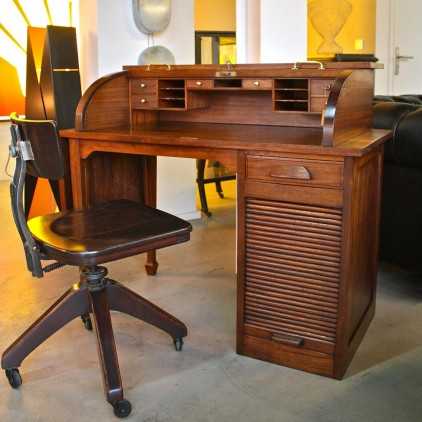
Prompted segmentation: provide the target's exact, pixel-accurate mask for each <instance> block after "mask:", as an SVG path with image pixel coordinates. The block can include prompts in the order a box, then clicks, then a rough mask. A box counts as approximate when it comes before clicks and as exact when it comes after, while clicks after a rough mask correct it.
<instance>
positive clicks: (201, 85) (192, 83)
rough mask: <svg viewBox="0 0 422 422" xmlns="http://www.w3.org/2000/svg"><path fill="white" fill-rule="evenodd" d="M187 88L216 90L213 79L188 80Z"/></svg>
mask: <svg viewBox="0 0 422 422" xmlns="http://www.w3.org/2000/svg"><path fill="white" fill-rule="evenodd" d="M186 87H187V88H188V89H212V88H214V81H213V80H211V79H188V80H187V81H186Z"/></svg>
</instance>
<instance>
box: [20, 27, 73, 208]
mask: <svg viewBox="0 0 422 422" xmlns="http://www.w3.org/2000/svg"><path fill="white" fill-rule="evenodd" d="M27 51H28V57H27V92H26V107H25V110H26V116H27V118H29V119H49V120H55V121H56V122H57V126H58V128H59V129H67V128H71V127H73V126H74V122H75V112H76V107H77V104H78V102H79V99H80V98H81V80H80V74H79V60H78V50H77V43H76V30H75V28H71V27H62V26H47V28H45V29H44V28H28V50H27ZM62 147H63V156H64V157H65V167H66V171H65V177H64V179H63V180H62V181H60V182H54V181H50V185H51V189H52V191H53V194H54V197H55V199H56V202H57V205H58V206H59V208H60V209H63V208H71V207H72V190H71V181H70V171H69V164H68V145H67V143H65V142H63V144H62ZM36 182H37V181H36V180H35V181H34V180H28V188H27V191H26V194H25V202H26V203H25V209H26V213H27V215H29V212H30V209H31V205H32V202H33V201H34V200H37V198H34V193H35V188H36Z"/></svg>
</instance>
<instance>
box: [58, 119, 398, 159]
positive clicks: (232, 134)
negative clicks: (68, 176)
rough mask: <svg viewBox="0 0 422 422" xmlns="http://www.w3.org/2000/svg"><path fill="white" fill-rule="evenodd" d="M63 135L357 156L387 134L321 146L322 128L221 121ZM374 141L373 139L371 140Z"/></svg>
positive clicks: (65, 133) (375, 133)
mask: <svg viewBox="0 0 422 422" xmlns="http://www.w3.org/2000/svg"><path fill="white" fill-rule="evenodd" d="M60 133H61V135H62V136H63V137H65V138H74V139H81V140H82V139H83V140H89V139H91V140H100V141H108V140H112V141H113V142H133V143H145V144H152V145H154V144H155V145H172V146H180V147H183V146H186V147H194V148H217V149H230V150H258V151H268V152H271V151H272V152H301V151H306V152H309V153H315V154H324V155H339V156H341V155H343V156H347V155H351V156H359V155H362V154H363V153H366V152H367V149H368V148H369V147H371V148H374V147H375V146H376V145H377V144H378V143H379V142H382V141H384V140H385V139H386V138H388V137H389V136H390V132H389V131H386V130H378V129H374V130H367V131H364V132H362V133H358V134H357V135H356V136H355V137H353V138H350V139H349V140H348V141H347V142H346V143H345V144H344V146H343V145H339V146H338V147H336V148H327V147H322V146H321V139H322V136H323V130H322V128H303V127H283V126H263V125H240V124H221V123H214V124H213V123H193V122H191V123H185V122H159V123H155V124H151V125H146V126H144V127H142V128H136V129H131V128H128V127H120V128H113V129H102V130H90V131H76V130H62V131H61V132H60ZM374 140H376V141H377V142H375V143H374Z"/></svg>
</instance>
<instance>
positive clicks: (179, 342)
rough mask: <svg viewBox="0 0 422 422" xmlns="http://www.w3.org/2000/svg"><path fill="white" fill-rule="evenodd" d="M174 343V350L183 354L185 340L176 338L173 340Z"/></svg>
mask: <svg viewBox="0 0 422 422" xmlns="http://www.w3.org/2000/svg"><path fill="white" fill-rule="evenodd" d="M173 343H174V348H175V349H176V351H177V352H181V351H182V349H183V339H182V338H181V337H180V338H175V339H174V340H173Z"/></svg>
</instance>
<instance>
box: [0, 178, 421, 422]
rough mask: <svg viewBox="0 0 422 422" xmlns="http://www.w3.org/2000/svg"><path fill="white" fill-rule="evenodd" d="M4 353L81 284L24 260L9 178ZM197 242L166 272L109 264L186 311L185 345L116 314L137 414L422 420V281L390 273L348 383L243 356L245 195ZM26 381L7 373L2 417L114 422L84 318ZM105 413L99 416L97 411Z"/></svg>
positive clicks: (0, 211) (0, 256) (59, 337)
mask: <svg viewBox="0 0 422 422" xmlns="http://www.w3.org/2000/svg"><path fill="white" fill-rule="evenodd" d="M0 207H1V208H0V222H1V225H2V227H1V246H0V247H1V253H0V268H1V277H0V288H1V290H0V292H1V296H0V297H1V301H0V303H1V306H0V350H3V349H4V348H6V347H7V345H8V344H9V343H10V342H12V341H13V340H14V338H15V336H16V335H17V334H18V333H20V332H21V331H22V330H23V329H24V328H25V327H27V326H28V325H29V324H30V323H31V321H33V320H34V319H35V317H37V316H38V315H39V314H40V313H41V312H42V311H43V310H44V309H45V308H46V307H48V305H49V304H50V303H51V302H52V301H53V300H54V299H55V298H56V297H57V296H59V295H60V294H61V292H63V291H64V290H65V289H66V288H67V287H68V286H69V284H70V283H73V282H75V281H77V271H76V270H75V269H72V268H65V269H63V270H61V271H57V272H55V273H52V274H49V275H47V276H46V277H45V278H44V279H42V280H36V279H32V278H31V277H30V276H29V274H28V273H27V272H26V271H25V269H24V263H23V255H22V250H21V247H20V244H19V241H18V237H17V234H16V232H15V229H14V226H13V223H12V220H11V217H10V213H9V206H8V196H7V185H6V183H4V182H2V183H0ZM194 226H195V227H194V228H195V230H194V233H193V238H192V241H191V242H190V243H187V244H184V245H180V246H177V247H173V248H171V249H168V250H163V251H161V252H160V253H159V261H160V269H159V275H158V276H157V277H155V278H148V277H147V276H146V275H145V273H144V271H143V263H144V259H143V257H137V258H136V257H135V258H131V259H127V260H124V261H120V262H118V263H113V264H110V265H109V270H110V273H111V275H112V277H114V278H116V279H118V280H121V281H123V282H124V283H125V284H126V285H127V286H128V287H130V288H131V289H133V290H135V291H136V292H138V293H140V294H143V295H145V296H146V297H147V298H149V299H150V300H152V301H153V302H155V303H156V304H158V305H160V306H162V307H163V308H165V309H166V310H168V311H169V312H171V313H173V314H174V315H176V316H177V317H179V318H180V319H182V320H183V321H184V322H185V323H186V324H187V325H188V327H189V329H190V332H189V337H188V339H187V341H186V344H185V348H184V350H183V352H182V353H177V352H175V351H174V350H173V348H172V344H171V341H170V338H168V337H167V336H166V335H165V334H162V333H161V332H159V331H157V330H155V329H153V328H150V327H148V326H147V325H145V324H143V323H141V322H138V321H135V320H133V319H131V318H130V317H126V316H122V315H117V314H116V315H113V323H114V329H115V335H116V340H117V344H118V353H119V358H120V366H121V371H122V376H123V382H124V387H125V392H126V397H127V398H128V399H129V400H131V402H132V404H133V406H134V411H133V413H132V416H131V418H130V420H134V421H145V422H147V421H148V422H170V421H175V422H179V421H180V422H181V421H183V422H190V421H192V422H205V421H207V422H208V421H209V422H210V421H213V422H214V421H218V422H225V421H227V422H232V421H252V422H261V421H262V422H265V421H283V422H298V421H306V422H309V421H311V422H313V421H321V422H346V421H364V422H367V421H370V422H377V421H380V422H381V421H382V422H390V421H391V422H393V421H394V422H396V421H397V422H405V421H412V422H413V421H414V422H416V421H421V420H422V281H421V280H418V279H417V278H416V277H414V276H413V277H412V276H409V275H407V274H405V273H401V272H399V271H397V270H394V269H392V268H387V267H385V266H384V267H383V268H382V270H381V272H380V277H379V282H380V288H379V295H378V310H377V314H376V318H375V320H374V322H373V323H372V325H371V327H370V330H369V332H368V334H367V336H366V338H365V340H364V342H363V344H362V345H361V347H360V349H359V351H358V353H357V355H356V357H355V359H354V360H353V363H352V365H351V367H350V369H349V371H348V373H347V375H346V378H345V379H344V380H343V381H334V380H331V379H325V378H322V377H318V376H314V375H309V374H306V373H303V372H299V371H295V370H292V369H288V368H283V367H279V366H275V365H271V364H268V363H264V362H260V361H256V360H253V359H249V358H245V357H241V356H237V355H236V354H235V353H234V342H235V336H234V333H235V325H234V317H235V276H234V248H235V236H234V235H235V219H234V201H233V198H232V199H230V198H229V199H226V200H224V201H222V206H220V207H219V208H217V209H216V211H215V214H214V217H213V219H212V220H210V221H208V222H207V221H202V222H196V223H195V224H194ZM21 373H22V376H23V379H24V384H23V386H22V387H21V389H20V390H18V391H15V390H12V389H11V388H9V386H8V384H7V382H6V379H5V377H4V376H1V377H0V421H1V422H9V421H10V422H12V421H13V422H23V421H31V422H32V421H42V422H45V421H54V422H57V421H92V420H101V422H105V421H109V420H110V421H113V420H115V418H114V417H113V415H112V410H111V407H110V406H108V405H107V404H106V403H105V402H104V398H103V394H102V386H101V379H100V372H99V368H98V362H97V351H96V346H95V339H94V337H93V334H91V333H88V332H86V331H85V330H84V329H83V328H82V327H81V324H80V322H79V321H74V322H72V323H70V324H69V325H68V326H67V327H65V328H64V329H63V330H62V331H61V332H59V333H58V334H56V335H55V336H53V337H52V338H51V339H49V340H48V341H47V342H46V343H45V344H43V345H42V346H41V347H40V348H39V349H37V350H36V351H35V352H34V353H33V354H32V355H31V356H29V357H28V359H26V360H25V361H24V364H23V366H22V368H21ZM94 418H95V419H94Z"/></svg>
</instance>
